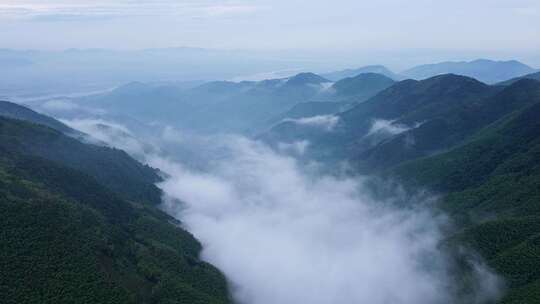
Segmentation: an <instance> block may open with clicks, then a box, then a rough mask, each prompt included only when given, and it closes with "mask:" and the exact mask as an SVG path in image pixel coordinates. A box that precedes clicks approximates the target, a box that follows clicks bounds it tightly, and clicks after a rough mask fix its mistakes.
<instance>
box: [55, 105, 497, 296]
mask: <svg viewBox="0 0 540 304" xmlns="http://www.w3.org/2000/svg"><path fill="white" fill-rule="evenodd" d="M64 110H65V109H64ZM80 113H81V112H78V114H77V115H78V116H79V118H76V119H75V118H72V119H63V120H62V121H63V122H64V123H66V124H67V125H68V126H71V127H73V128H75V129H77V130H80V131H82V132H84V133H86V134H89V136H90V137H88V138H87V140H88V141H90V142H93V143H98V144H105V145H110V146H113V147H117V148H120V149H124V150H125V151H128V152H129V153H130V154H132V155H134V156H136V157H137V158H139V159H141V160H142V161H143V162H145V163H147V164H149V165H150V166H153V167H155V168H158V169H159V170H160V171H161V172H162V174H163V176H164V177H165V179H164V181H163V182H161V183H159V187H160V188H161V189H163V191H164V197H163V203H162V208H163V209H164V210H165V211H167V212H168V213H169V214H171V215H173V216H174V217H176V218H177V219H179V220H180V221H181V222H182V225H184V226H185V227H186V228H187V229H188V230H189V231H190V232H192V233H193V234H194V235H195V237H197V238H198V239H199V240H200V241H201V243H202V244H203V251H202V258H203V259H205V260H206V261H208V262H210V263H212V264H213V265H216V266H217V267H218V268H219V269H220V270H221V271H223V272H224V274H225V275H226V277H227V280H228V281H229V283H230V286H231V291H232V295H233V297H234V299H235V300H236V301H238V303H253V304H270V303H299V302H310V303H351V302H370V303H403V304H409V303H411V304H412V303H453V302H457V301H462V300H463V299H464V298H466V299H467V300H468V301H470V303H488V302H490V301H491V300H494V299H497V298H498V296H499V295H500V292H501V290H502V288H503V283H502V280H501V279H500V278H499V277H497V276H496V275H495V274H494V273H492V271H491V270H490V269H489V268H488V267H487V266H485V265H484V263H483V262H482V260H481V259H480V258H478V257H477V256H476V255H475V254H474V253H473V252H468V251H467V250H466V249H465V248H464V249H463V250H464V252H462V253H460V258H461V259H465V262H466V263H467V264H468V265H469V266H470V267H471V269H472V272H471V274H470V275H471V278H469V281H468V284H470V285H469V286H467V288H469V290H468V291H467V292H465V295H464V291H463V290H459V288H458V287H456V286H457V284H456V280H457V278H456V263H457V260H456V256H455V255H453V253H451V252H448V251H447V250H445V247H444V244H442V242H443V241H444V238H445V235H444V230H447V229H452V227H451V226H452V224H451V222H450V220H449V219H448V218H447V217H446V216H445V215H444V213H441V212H440V211H437V210H435V209H434V208H432V204H433V202H434V197H433V196H432V195H428V194H425V193H423V194H417V195H415V196H411V195H407V194H406V193H405V192H404V191H400V190H399V186H398V185H391V186H386V187H380V188H385V189H392V191H389V193H387V194H385V195H384V198H381V195H375V194H374V191H373V183H374V180H373V179H371V178H370V177H369V176H350V175H348V174H346V173H344V172H343V171H342V170H332V173H328V172H329V171H328V170H325V169H324V167H325V164H323V163H318V162H316V161H310V160H306V159H302V155H303V154H302V153H300V152H299V151H298V150H294V149H292V150H291V149H284V148H283V147H284V145H278V146H277V148H272V147H270V146H268V145H267V144H265V143H263V142H261V141H257V140H253V139H250V138H247V137H245V136H243V135H238V134H212V135H199V134H196V133H194V132H190V131H182V130H179V129H176V128H174V127H171V126H165V125H159V124H157V123H156V124H154V125H153V126H147V128H145V132H144V133H142V134H139V133H137V132H136V131H134V130H131V129H129V128H128V127H126V126H125V125H122V124H121V123H118V122H115V121H113V120H110V118H109V119H96V118H95V114H92V115H89V116H88V117H87V118H82V117H81V116H80ZM90 113H95V111H90ZM109 114H110V113H109ZM68 116H69V115H68ZM93 117H94V118H93ZM318 120H322V121H324V120H325V119H316V121H318ZM390 124H391V122H382V121H376V122H374V126H373V129H377V130H379V129H381V128H383V129H384V128H388V126H389V125H390ZM322 128H323V129H325V131H326V132H330V131H331V130H328V129H327V126H326V125H323V126H322ZM150 130H151V131H150ZM396 130H399V127H390V128H389V130H388V132H391V133H392V132H396ZM379 131H380V130H379ZM295 144H297V145H301V143H295ZM280 147H281V148H280ZM303 149H304V150H305V149H309V145H308V144H305V146H304V148H303ZM370 184H371V186H370ZM400 206H406V207H400ZM466 251H467V252H466Z"/></svg>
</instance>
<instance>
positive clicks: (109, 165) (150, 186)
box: [0, 118, 161, 204]
mask: <svg viewBox="0 0 540 304" xmlns="http://www.w3.org/2000/svg"><path fill="white" fill-rule="evenodd" d="M51 119H52V118H51ZM0 126H1V129H0V139H1V142H0V147H2V148H4V149H8V150H9V151H16V152H17V153H20V154H24V155H29V156H36V157H40V158H44V159H47V160H50V161H53V162H56V163H58V164H61V165H63V166H66V167H69V168H72V169H75V170H79V171H82V172H84V173H86V174H88V175H90V176H92V177H94V178H95V179H96V180H97V181H99V182H100V183H101V184H102V185H105V186H106V187H108V188H109V189H111V190H113V191H116V192H118V193H119V194H121V195H122V196H123V197H124V198H125V199H129V200H134V201H141V202H147V203H151V204H159V203H160V202H161V191H160V190H159V189H158V188H157V187H156V186H155V185H154V183H156V182H158V181H159V180H160V177H159V176H158V175H157V172H156V171H155V170H154V169H152V168H150V167H148V166H145V165H142V164H140V163H138V162H137V161H135V160H134V159H132V158H131V157H130V156H129V155H127V153H125V152H124V151H121V150H117V149H112V148H107V147H101V146H95V145H87V144H83V143H81V142H79V141H78V140H76V139H74V138H71V137H68V136H66V135H64V134H62V133H60V132H58V131H56V130H53V129H50V128H44V127H43V126H41V125H33V124H30V125H29V124H25V123H22V122H18V121H9V120H6V119H2V120H0Z"/></svg>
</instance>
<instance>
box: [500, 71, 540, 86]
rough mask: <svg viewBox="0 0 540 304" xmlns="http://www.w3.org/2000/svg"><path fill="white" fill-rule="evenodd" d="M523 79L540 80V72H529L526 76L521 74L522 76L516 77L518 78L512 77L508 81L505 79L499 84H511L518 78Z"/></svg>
mask: <svg viewBox="0 0 540 304" xmlns="http://www.w3.org/2000/svg"><path fill="white" fill-rule="evenodd" d="M521 79H534V80H540V72H536V73H532V74H527V75H525V76H521V77H516V78H512V79H510V80H507V81H503V82H500V83H499V85H509V84H512V83H514V82H516V81H518V80H521Z"/></svg>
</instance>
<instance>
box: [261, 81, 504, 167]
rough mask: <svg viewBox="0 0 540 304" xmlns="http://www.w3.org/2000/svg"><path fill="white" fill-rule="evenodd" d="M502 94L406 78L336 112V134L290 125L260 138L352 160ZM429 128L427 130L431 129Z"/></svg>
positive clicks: (470, 84) (466, 84) (469, 84)
mask: <svg viewBox="0 0 540 304" xmlns="http://www.w3.org/2000/svg"><path fill="white" fill-rule="evenodd" d="M499 90H500V88H499V87H492V86H488V85H486V84H484V83H482V82H479V81H477V80H475V79H472V78H469V77H464V76H458V75H452V74H448V75H441V76H436V77H432V78H429V79H426V80H422V81H416V80H404V81H401V82H398V83H396V84H394V85H393V86H391V87H389V88H387V89H385V90H383V91H381V92H379V93H378V94H377V95H375V96H374V97H372V98H370V99H369V100H367V101H365V102H362V103H359V104H357V105H355V106H353V107H351V108H350V109H349V110H347V111H345V112H342V113H339V114H337V115H336V119H337V121H338V123H337V125H336V126H335V128H333V130H332V132H328V130H324V129H318V130H317V129H315V128H313V127H312V126H309V125H299V124H295V123H294V122H291V121H288V122H284V123H283V124H282V125H277V126H275V127H274V128H272V129H271V130H270V131H269V132H267V133H266V134H263V135H262V136H261V137H262V138H266V139H267V140H268V141H269V142H276V141H280V140H288V141H295V140H308V141H310V142H311V144H312V145H311V146H310V147H311V148H313V150H314V151H313V152H314V153H316V154H318V155H323V156H324V155H332V156H334V157H350V156H351V155H359V154H361V153H363V152H365V151H367V150H369V149H372V148H373V147H375V146H376V145H377V144H379V143H381V142H382V141H385V140H388V139H389V138H391V137H393V136H395V135H398V134H399V133H402V132H405V131H407V130H409V129H414V128H417V127H421V128H422V125H424V124H425V123H426V122H428V121H429V122H430V124H431V123H436V119H437V118H449V117H453V116H455V115H459V114H456V113H459V110H460V109H463V108H466V107H469V106H471V105H473V104H474V103H476V102H479V101H480V100H482V99H483V98H486V97H488V96H491V95H493V94H495V93H496V92H498V91H499ZM430 124H427V125H425V126H423V128H425V129H430V128H429V126H430ZM440 128H441V129H443V128H444V127H443V126H440ZM459 139H460V137H459V136H456V137H455V138H454V137H449V138H445V137H441V142H439V148H440V149H443V148H445V147H446V146H447V145H450V144H451V143H454V142H455V141H457V140H459ZM444 141H446V142H447V143H444Z"/></svg>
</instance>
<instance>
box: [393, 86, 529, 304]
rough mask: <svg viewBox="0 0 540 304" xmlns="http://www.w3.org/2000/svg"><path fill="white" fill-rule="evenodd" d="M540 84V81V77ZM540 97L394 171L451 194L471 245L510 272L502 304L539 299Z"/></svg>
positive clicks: (446, 199)
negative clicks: (448, 147)
mask: <svg viewBox="0 0 540 304" xmlns="http://www.w3.org/2000/svg"><path fill="white" fill-rule="evenodd" d="M538 85H539V86H540V82H539V83H538ZM538 117H540V99H539V98H536V100H535V101H532V100H531V103H530V104H529V105H526V106H524V107H522V108H520V109H517V110H515V111H511V112H510V113H509V114H507V115H505V116H503V117H501V118H500V119H499V120H497V121H496V122H494V123H493V124H491V125H489V126H487V127H485V128H483V129H481V130H480V131H478V132H477V133H476V135H475V136H474V137H473V138H472V139H471V140H470V141H468V142H467V143H466V144H463V145H460V146H458V147H456V148H454V149H452V150H450V151H448V152H446V153H443V154H439V155H436V156H432V157H428V158H423V159H418V160H416V161H413V162H408V163H404V164H402V165H400V166H399V167H398V168H397V169H396V170H395V173H396V174H395V175H397V176H399V177H400V178H401V180H402V181H405V182H407V183H413V184H415V185H416V186H423V187H429V189H435V190H437V191H438V192H439V193H443V194H444V196H443V197H442V199H441V200H440V205H441V207H442V208H443V209H444V210H446V212H447V213H448V214H449V215H451V216H452V217H453V218H454V219H456V221H457V222H458V223H459V224H460V226H461V228H462V229H461V230H460V231H459V232H458V233H457V235H455V236H454V237H453V241H454V242H455V243H456V244H469V245H471V246H472V247H473V248H474V249H476V250H477V251H478V252H479V253H480V254H481V255H482V256H483V257H484V258H485V259H486V261H487V263H488V264H489V265H490V267H492V268H493V269H495V270H496V271H497V272H498V273H499V274H501V275H502V276H503V277H504V278H505V279H506V284H507V287H508V292H507V294H506V296H505V297H504V298H503V299H502V301H501V302H500V303H504V304H509V303H538V302H539V301H540V288H539V286H540V272H539V269H540V263H539V261H540V260H539V259H538V256H539V253H540V242H539V239H540V225H539V223H540V194H539V192H538V189H540V120H539V119H538Z"/></svg>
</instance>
